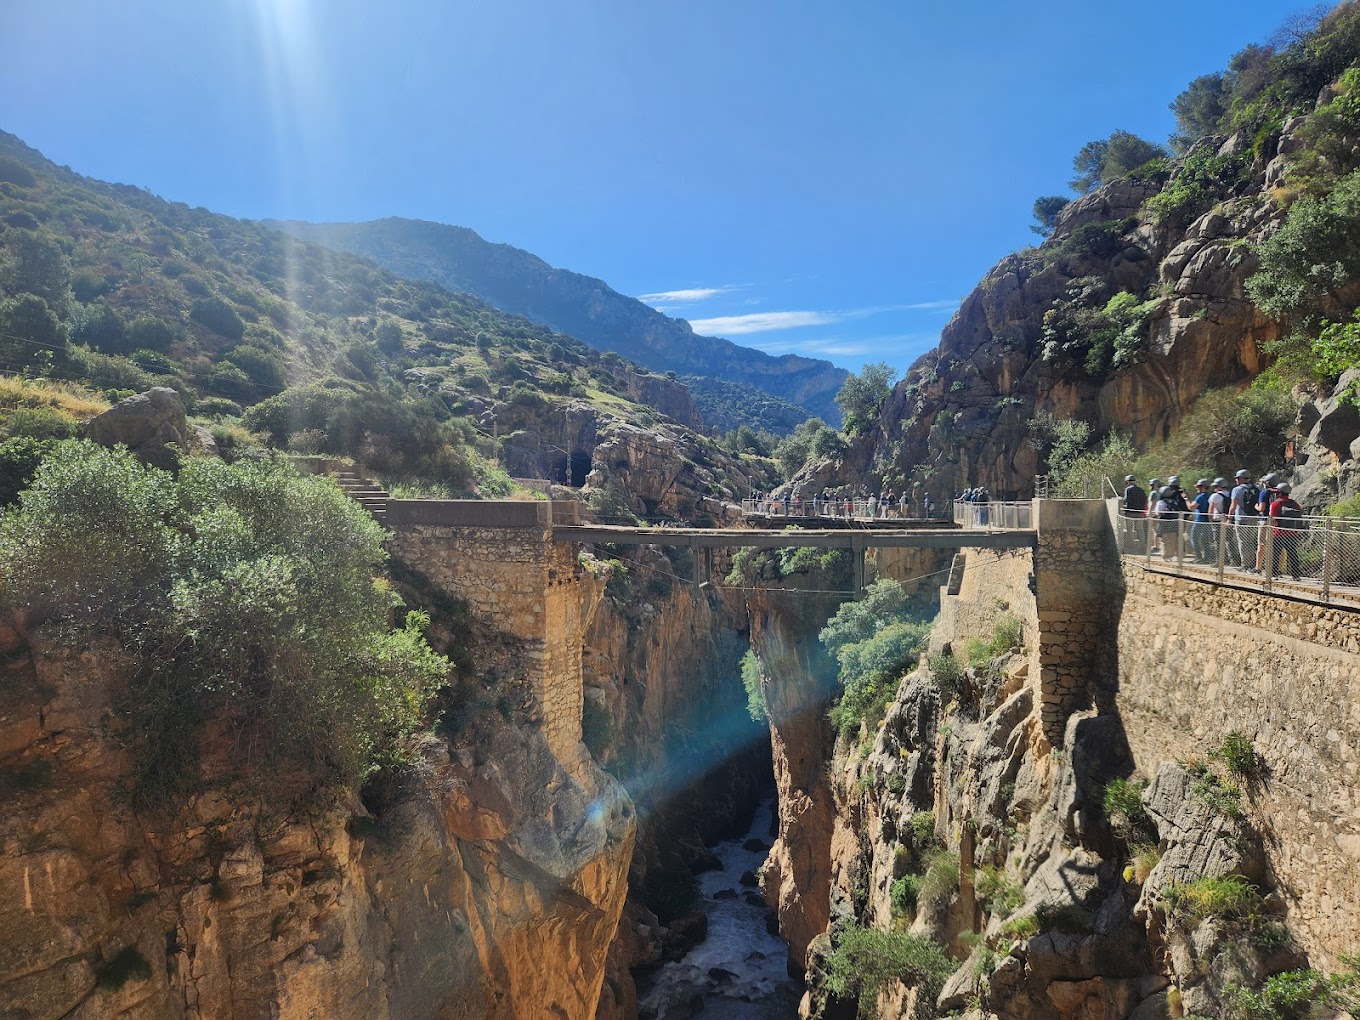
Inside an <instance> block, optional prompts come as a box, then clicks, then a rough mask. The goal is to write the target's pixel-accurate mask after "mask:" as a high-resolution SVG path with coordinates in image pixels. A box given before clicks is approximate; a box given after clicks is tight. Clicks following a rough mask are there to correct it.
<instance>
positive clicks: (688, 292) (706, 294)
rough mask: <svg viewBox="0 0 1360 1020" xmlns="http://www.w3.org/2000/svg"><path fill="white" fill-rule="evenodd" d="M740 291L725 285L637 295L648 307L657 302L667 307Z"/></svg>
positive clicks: (734, 286)
mask: <svg viewBox="0 0 1360 1020" xmlns="http://www.w3.org/2000/svg"><path fill="white" fill-rule="evenodd" d="M740 289H741V288H739V287H737V286H736V285H734V284H726V285H724V286H722V287H689V288H684V289H681V290H662V291H657V292H656V293H655V294H639V295H638V300H639V301H645V302H646V303H647V304H649V305H655V304H656V303H657V302H658V301H659V302H661V303H662V304H667V305H670V304H690V303H692V302H695V301H707V300H708V299H709V298H714V297H717V296H718V295H719V294H728V293H730V292H732V291H734V290H740Z"/></svg>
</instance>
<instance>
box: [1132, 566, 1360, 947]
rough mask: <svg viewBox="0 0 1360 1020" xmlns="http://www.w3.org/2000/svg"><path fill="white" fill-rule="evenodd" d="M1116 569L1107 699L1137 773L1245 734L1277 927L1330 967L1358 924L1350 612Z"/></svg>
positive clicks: (1357, 742) (1358, 643) (1355, 616)
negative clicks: (1262, 766) (1280, 916)
mask: <svg viewBox="0 0 1360 1020" xmlns="http://www.w3.org/2000/svg"><path fill="white" fill-rule="evenodd" d="M1123 578H1124V587H1125V592H1124V603H1123V611H1122V613H1121V614H1120V617H1119V631H1118V634H1119V649H1118V651H1119V664H1118V691H1117V693H1116V705H1117V708H1118V711H1119V715H1120V717H1121V718H1122V720H1123V723H1124V730H1125V733H1126V735H1127V738H1128V742H1129V747H1130V749H1131V750H1132V752H1133V756H1134V761H1135V763H1136V765H1137V766H1138V769H1139V770H1140V771H1141V772H1143V773H1145V774H1148V775H1151V774H1153V773H1154V772H1155V771H1156V769H1157V767H1158V765H1159V764H1160V763H1161V762H1163V761H1170V760H1181V761H1184V760H1187V759H1190V758H1202V757H1203V756H1204V755H1205V754H1206V753H1207V751H1208V750H1209V749H1211V748H1213V747H1215V746H1217V745H1218V744H1219V743H1221V741H1222V739H1223V737H1224V735H1226V734H1227V733H1228V732H1230V731H1232V730H1241V731H1242V732H1244V733H1246V734H1247V735H1248V736H1249V737H1251V738H1252V742H1253V744H1254V745H1255V747H1256V749H1257V751H1259V752H1260V753H1261V754H1262V755H1263V756H1264V757H1265V761H1266V767H1267V774H1266V777H1265V780H1264V781H1263V782H1261V783H1259V784H1253V785H1252V786H1251V788H1250V789H1248V790H1247V791H1246V792H1247V803H1246V807H1247V810H1248V811H1249V816H1250V818H1251V820H1252V821H1253V823H1254V824H1255V825H1256V826H1257V827H1258V828H1260V829H1261V831H1262V832H1264V833H1265V835H1266V840H1267V845H1268V846H1269V847H1270V858H1271V863H1272V866H1273V867H1274V869H1275V872H1276V877H1277V879H1278V885H1279V888H1280V890H1281V893H1282V894H1283V896H1284V897H1285V900H1286V902H1287V903H1288V906H1289V915H1288V918H1287V920H1288V923H1289V927H1290V930H1291V931H1292V932H1293V933H1294V934H1295V936H1296V938H1297V939H1298V940H1299V942H1300V943H1301V944H1302V946H1303V947H1304V948H1305V949H1306V950H1308V952H1309V955H1310V956H1311V957H1312V959H1313V961H1314V963H1315V965H1316V964H1322V965H1324V966H1327V967H1329V968H1330V967H1331V966H1332V965H1334V964H1336V963H1337V962H1338V959H1339V956H1340V954H1341V953H1343V952H1353V951H1354V949H1355V938H1356V936H1355V932H1356V931H1357V930H1360V791H1358V790H1357V779H1358V778H1360V613H1356V612H1353V611H1347V610H1343V609H1335V608H1325V607H1322V606H1317V605H1311V604H1307V603H1302V602H1295V601H1292V600H1289V599H1285V598H1279V597H1273V596H1269V595H1265V594H1256V593H1252V592H1245V591H1239V590H1230V589H1226V588H1216V587H1215V586H1213V585H1211V584H1208V583H1205V582H1202V581H1193V580H1187V579H1184V578H1177V577H1171V576H1168V575H1164V574H1158V573H1155V572H1152V571H1145V570H1144V569H1143V568H1142V567H1141V566H1140V565H1138V564H1136V563H1132V562H1126V563H1125V564H1124V568H1123Z"/></svg>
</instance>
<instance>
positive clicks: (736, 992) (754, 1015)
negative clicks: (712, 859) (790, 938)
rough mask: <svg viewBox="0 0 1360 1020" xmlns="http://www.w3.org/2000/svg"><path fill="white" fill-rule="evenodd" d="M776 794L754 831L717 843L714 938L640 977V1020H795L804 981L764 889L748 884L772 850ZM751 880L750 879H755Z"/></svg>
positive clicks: (705, 893) (711, 916) (703, 882)
mask: <svg viewBox="0 0 1360 1020" xmlns="http://www.w3.org/2000/svg"><path fill="white" fill-rule="evenodd" d="M773 812H774V801H773V799H770V800H765V801H761V803H760V805H759V806H758V807H757V808H756V812H755V815H754V817H753V818H752V819H751V826H750V829H749V831H748V832H746V833H745V834H744V835H742V836H738V837H736V838H735V839H728V840H724V841H723V842H721V843H719V844H717V845H716V846H714V847H713V848H712V850H713V852H714V853H715V854H716V855H717V857H718V859H719V860H720V861H722V869H721V870H717V871H707V872H704V873H703V874H701V875H700V876H699V888H700V891H701V894H702V897H703V906H702V909H703V911H704V913H705V914H707V915H708V936H707V937H706V938H705V939H704V941H703V942H701V943H699V944H698V945H697V946H695V947H694V948H693V949H691V950H690V951H689V952H688V953H687V954H685V956H684V957H683V958H682V959H680V960H678V961H677V962H675V963H668V964H665V965H663V966H662V967H660V968H658V969H657V970H655V971H653V972H652V973H651V974H649V975H647V977H646V978H645V979H643V980H642V981H640V982H639V996H638V1016H639V1017H640V1020H686V1018H688V1017H696V1016H703V1017H704V1018H705V1020H790V1018H792V1017H795V1016H797V1015H798V999H799V998H800V996H801V995H802V989H801V987H800V986H799V984H798V983H797V982H796V981H795V980H794V979H793V978H790V977H789V974H788V961H789V947H788V944H787V943H786V942H784V940H783V939H781V938H779V937H778V936H777V935H771V934H770V933H769V931H768V930H767V929H766V918H767V917H768V916H769V910H768V908H767V907H766V906H765V901H764V900H763V899H762V898H761V896H760V890H759V889H757V888H755V887H754V886H751V885H749V884H748V885H742V882H741V877H742V875H743V874H745V873H747V872H752V873H755V874H759V872H760V867H761V865H762V864H764V863H765V857H766V855H767V854H768V853H769V840H770V831H771V821H772V817H773ZM747 881H748V883H749V881H750V879H749V876H748V879H747Z"/></svg>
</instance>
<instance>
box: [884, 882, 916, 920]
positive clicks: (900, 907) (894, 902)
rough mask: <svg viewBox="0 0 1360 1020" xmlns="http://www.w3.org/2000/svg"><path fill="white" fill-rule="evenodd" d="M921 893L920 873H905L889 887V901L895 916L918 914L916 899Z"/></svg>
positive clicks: (909, 916)
mask: <svg viewBox="0 0 1360 1020" xmlns="http://www.w3.org/2000/svg"><path fill="white" fill-rule="evenodd" d="M920 893H921V876H920V875H903V876H902V877H901V878H898V879H894V880H893V884H892V885H891V886H889V887H888V902H889V903H890V904H891V906H892V916H893V917H894V918H899V917H904V918H911V917H915V916H916V899H917V897H918V896H919V895H920Z"/></svg>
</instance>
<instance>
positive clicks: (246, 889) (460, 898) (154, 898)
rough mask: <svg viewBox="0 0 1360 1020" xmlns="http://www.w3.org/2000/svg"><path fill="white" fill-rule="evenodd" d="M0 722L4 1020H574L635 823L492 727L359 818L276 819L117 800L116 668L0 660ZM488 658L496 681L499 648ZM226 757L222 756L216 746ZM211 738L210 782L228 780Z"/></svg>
mask: <svg viewBox="0 0 1360 1020" xmlns="http://www.w3.org/2000/svg"><path fill="white" fill-rule="evenodd" d="M10 651H11V653H12V654H11V656H10V658H9V660H8V661H7V664H6V666H7V673H8V675H9V680H8V681H7V683H6V688H5V695H4V704H3V707H2V708H0V754H3V763H2V766H3V771H2V773H0V774H2V775H3V779H4V783H5V787H6V790H5V800H6V808H5V813H4V818H3V822H0V888H3V890H4V893H3V896H0V914H2V915H3V917H0V931H3V935H0V974H3V975H4V977H3V983H0V1012H3V1013H4V1014H5V1015H6V1016H13V1017H26V1018H34V1020H36V1018H40V1017H52V1018H56V1017H66V1016H70V1017H87V1018H98V1017H113V1016H124V1017H201V1018H205V1020H207V1018H214V1017H233V1018H242V1017H262V1018H263V1017H274V1018H280V1017H282V1018H287V1017H314V1016H331V1017H382V1018H394V1020H395V1018H408V1017H409V1018H416V1017H421V1018H427V1017H428V1018H432V1017H454V1016H457V1017H485V1018H493V1017H500V1018H505V1020H510V1018H512V1017H523V1016H538V1015H545V1016H555V1017H579V1018H583V1020H585V1018H589V1017H591V1016H593V1015H594V1010H595V1005H596V1001H597V999H598V997H599V994H600V989H601V987H602V983H603V980H604V969H605V958H606V951H607V947H608V944H609V942H610V939H611V938H612V936H613V933H614V931H615V928H616V925H617V922H618V919H619V916H620V912H621V911H622V909H623V904H624V897H625V893H626V887H627V885H626V872H627V867H628V861H629V859H630V856H631V853H632V846H633V840H634V833H635V818H634V814H633V811H632V807H631V804H630V802H629V800H628V798H627V797H626V795H624V793H623V791H622V790H621V789H620V788H619V787H618V786H617V784H615V783H614V781H613V780H612V779H611V778H610V777H609V776H608V775H607V774H605V773H603V772H601V771H599V770H598V769H596V768H594V767H593V766H587V767H584V768H581V769H577V770H575V772H574V774H571V775H569V774H567V773H566V772H565V771H564V770H563V768H562V767H561V765H560V764H559V763H558V762H557V760H556V759H555V758H554V757H553V755H552V754H551V753H550V752H549V751H548V749H547V747H546V745H545V744H544V742H543V740H542V738H541V737H539V736H538V735H537V732H536V731H535V730H533V729H532V728H529V727H521V726H516V725H514V724H513V722H512V721H509V720H504V719H501V718H499V717H498V716H496V715H495V714H494V713H493V714H492V716H490V717H487V718H485V719H483V720H481V721H480V722H479V723H478V724H477V725H476V726H475V727H468V728H466V730H465V731H464V732H463V734H462V735H460V736H456V737H451V738H449V739H447V740H445V739H439V738H436V737H435V736H433V735H431V736H428V737H426V738H425V739H424V742H423V743H422V744H421V746H420V749H419V761H420V765H419V767H418V768H416V769H414V770H412V771H411V772H410V773H409V774H407V775H406V776H405V777H404V779H403V780H402V782H401V783H400V784H399V786H398V787H397V788H395V789H391V790H387V791H386V792H385V793H383V794H382V795H381V796H377V797H375V798H374V799H372V800H371V801H370V802H368V803H365V802H361V801H360V800H359V799H358V798H357V797H354V796H351V795H341V796H340V797H339V798H338V799H336V798H331V799H330V800H329V801H323V802H321V803H318V804H317V805H315V806H313V807H312V808H310V809H308V810H307V811H305V812H300V813H294V814H288V815H281V814H280V813H279V812H278V811H277V809H276V808H275V807H274V806H273V805H272V804H271V803H270V801H269V800H268V799H261V798H259V797H255V796H251V795H250V794H249V793H248V791H247V790H246V789H244V788H242V787H241V785H240V784H239V783H237V782H233V781H231V780H230V779H229V778H223V779H221V780H220V781H218V782H215V783H210V784H209V785H208V786H206V787H205V788H204V789H203V790H202V791H201V792H200V793H199V794H198V795H197V796H195V797H194V798H193V799H192V800H191V801H190V802H189V803H187V804H184V805H183V806H182V807H181V808H179V809H176V810H174V811H169V812H162V813H154V814H150V813H146V812H139V811H134V810H132V809H131V808H129V807H127V806H126V805H125V800H124V798H123V797H122V795H121V794H120V790H122V789H124V788H125V786H126V783H127V778H128V775H129V767H130V765H129V762H128V760H127V758H126V756H125V753H124V751H123V749H122V748H121V746H120V744H119V742H118V740H117V739H116V731H117V722H116V715H115V709H114V705H115V703H116V699H117V697H118V692H119V690H120V687H121V678H122V677H123V676H124V671H125V670H126V669H127V668H128V664H127V663H125V662H124V661H123V660H122V659H121V657H120V655H119V653H118V650H117V649H116V648H115V647H112V646H96V647H90V648H88V649H87V650H86V651H83V652H80V653H76V652H72V651H68V650H65V649H63V648H61V647H59V646H58V645H57V644H56V643H55V642H54V641H52V640H51V636H49V635H45V634H43V633H41V632H39V633H36V634H33V635H31V636H30V638H29V640H28V642H27V643H21V642H19V641H11V642H10ZM502 660H503V662H504V663H505V665H506V666H507V668H508V669H509V670H510V672H511V675H513V672H514V653H513V650H508V651H505V652H504V654H503V655H502ZM223 735H224V736H225V734H223ZM228 746H234V741H230V740H225V739H224V740H222V741H221V742H220V745H219V743H218V742H216V741H213V740H209V741H208V742H207V743H206V744H205V746H204V748H203V754H204V756H205V760H204V771H205V773H206V774H207V775H209V776H218V777H229V776H231V775H232V774H233V772H234V771H235V769H237V768H239V766H240V763H239V762H235V761H232V760H230V759H229V756H226V755H225V752H224V751H223V750H222V749H223V748H224V747H228Z"/></svg>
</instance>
